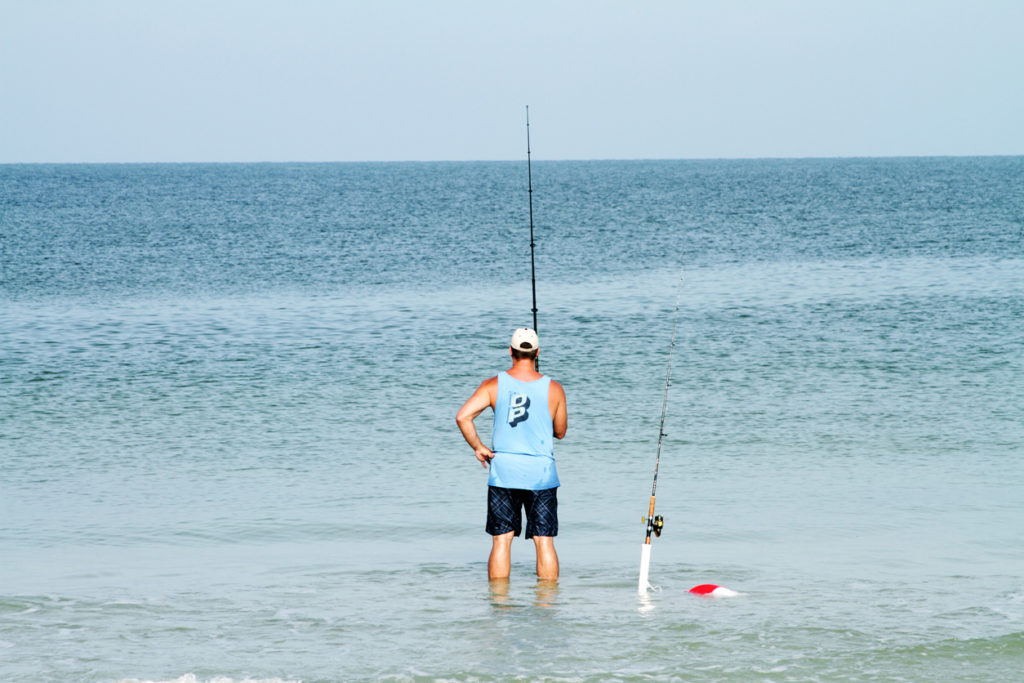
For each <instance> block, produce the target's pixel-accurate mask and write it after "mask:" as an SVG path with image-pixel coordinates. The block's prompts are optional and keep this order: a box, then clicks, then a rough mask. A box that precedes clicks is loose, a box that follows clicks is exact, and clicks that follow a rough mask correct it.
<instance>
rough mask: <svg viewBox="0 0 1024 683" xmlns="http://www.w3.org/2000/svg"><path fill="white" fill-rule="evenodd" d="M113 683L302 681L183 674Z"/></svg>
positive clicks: (279, 682) (126, 679) (128, 679)
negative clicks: (199, 676) (201, 676)
mask: <svg viewBox="0 0 1024 683" xmlns="http://www.w3.org/2000/svg"><path fill="white" fill-rule="evenodd" d="M115 683H302V681H299V680H296V679H290V678H289V679H285V678H231V677H230V676H214V677H213V678H197V677H196V675H195V674H191V673H189V674H185V675H184V676H179V677H178V678H170V679H166V680H155V679H148V678H123V679H121V680H119V681H116V682H115Z"/></svg>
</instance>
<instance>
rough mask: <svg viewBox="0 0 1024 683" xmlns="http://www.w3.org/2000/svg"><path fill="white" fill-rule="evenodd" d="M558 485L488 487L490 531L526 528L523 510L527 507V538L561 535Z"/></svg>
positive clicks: (496, 533)
mask: <svg viewBox="0 0 1024 683" xmlns="http://www.w3.org/2000/svg"><path fill="white" fill-rule="evenodd" d="M557 492H558V487H555V488H553V489H544V490H542V491H527V490H525V489H505V488H501V487H500V486H488V487H487V533H489V534H490V535H491V536H499V535H501V534H507V533H508V532H510V531H514V532H516V536H518V535H519V534H520V533H521V532H522V530H523V516H522V510H523V508H526V538H533V537H534V536H557V535H558V496H557Z"/></svg>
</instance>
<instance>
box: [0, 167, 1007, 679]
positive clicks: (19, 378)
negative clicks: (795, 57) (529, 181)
mask: <svg viewBox="0 0 1024 683" xmlns="http://www.w3.org/2000/svg"><path fill="white" fill-rule="evenodd" d="M524 171H525V169H524V168H522V165H520V164H513V163H508V164H501V163H497V164H491V163H488V164H334V165H332V164H326V165H223V166H219V165H199V166H191V165H183V166H175V165H158V166H113V165H111V166H4V167H0V180H2V184H3V187H4V188H5V191H4V193H3V197H2V200H0V201H2V205H0V207H2V214H0V230H2V238H3V239H2V247H0V249H2V254H0V255H2V260H3V264H4V265H3V271H2V273H0V294H2V297H3V298H2V304H0V305H2V314H0V334H2V340H0V367H2V373H0V453H2V455H0V678H3V679H4V680H11V681H37V680H53V681H103V682H109V681H123V680H140V681H141V680H156V681H171V680H173V681H183V682H184V681H188V680H190V677H192V678H194V679H195V680H198V681H204V682H205V681H213V680H221V679H225V680H232V681H238V680H245V679H255V680H275V679H278V680H297V681H304V682H312V681H341V680H395V681H399V680H403V681H404V680H436V679H444V680H509V679H518V680H536V679H545V680H566V681H590V680H594V681H596V680H714V681H720V680H725V681H729V680H736V681H747V680H771V681H805V680H877V681H897V680H976V681H989V680H1014V679H1016V678H1017V677H1019V671H1020V670H1021V669H1022V668H1024V497H1022V495H1021V491H1022V490H1024V460H1022V457H1021V456H1022V455H1024V447H1022V443H1024V427H1022V424H1024V421H1022V419H1021V418H1022V417H1024V390H1022V388H1021V387H1022V386H1024V381H1022V380H1024V351H1022V349H1024V322H1022V321H1024V236H1022V229H1024V203H1022V198H1024V160H1022V159H1020V158H996V159H884V160H871V159H865V160H835V161H827V160H806V161H759V162H757V161H748V162H586V163H570V162H559V163H537V164H535V166H534V174H535V175H534V186H535V187H534V189H535V199H536V204H535V212H536V217H537V233H538V254H537V266H538V278H539V279H538V304H539V308H540V323H539V327H540V332H541V336H542V340H543V342H544V351H543V364H542V369H543V370H544V371H545V372H549V373H551V374H552V375H553V376H555V377H556V378H558V379H559V380H561V381H562V383H563V384H564V385H565V387H566V390H567V394H568V402H569V409H570V429H569V434H568V436H567V438H566V439H565V440H564V441H563V442H561V443H559V445H558V446H559V447H558V450H557V452H556V454H557V457H558V461H559V469H560V474H561V478H562V480H563V486H562V489H561V491H560V493H559V500H560V503H561V508H560V513H561V521H562V531H561V534H560V536H559V539H558V549H559V553H560V556H561V560H562V570H563V576H562V579H561V581H560V583H559V586H558V588H557V590H551V589H549V588H547V587H544V586H538V585H536V582H535V581H534V580H533V578H532V552H531V550H530V548H529V547H528V546H527V545H526V544H525V543H523V542H517V544H516V545H515V546H514V548H513V553H514V554H513V577H512V581H511V584H510V586H509V588H508V590H507V592H504V591H494V590H492V588H491V587H490V586H489V585H488V583H487V581H486V568H485V564H486V552H487V547H488V539H487V537H486V535H485V534H484V532H483V512H484V496H485V490H484V485H485V482H486V474H485V472H484V471H483V470H482V469H481V468H480V467H479V466H478V465H477V464H476V462H475V460H474V459H473V457H472V453H471V452H470V451H469V449H468V447H466V446H465V444H464V443H463V442H462V440H461V437H460V436H459V434H458V431H457V430H456V428H455V425H454V419H453V418H454V413H455V410H456V409H457V408H458V406H459V405H460V404H461V402H462V401H463V400H464V399H465V397H466V396H468V395H469V393H470V392H471V391H472V390H473V388H474V387H475V386H476V384H477V383H478V382H479V381H480V380H482V379H483V378H485V377H486V376H488V375H490V374H493V373H494V372H495V371H496V370H498V369H501V367H502V365H503V363H504V362H505V359H506V355H505V349H504V345H505V344H506V343H507V337H508V334H509V332H510V331H511V329H512V328H513V327H515V326H516V325H519V324H523V323H525V322H528V321H529V316H530V314H529V308H530V305H531V303H530V289H529V258H528V256H529V255H528V251H527V249H528V223H527V222H526V221H527V215H526V206H525V173H524ZM684 254H685V259H686V264H687V265H686V272H685V276H684V281H683V295H682V302H681V310H680V324H679V340H678V345H677V347H676V355H675V358H674V362H673V366H674V369H673V378H674V379H673V382H672V386H671V388H670V393H669V412H668V418H667V423H666V432H667V433H668V436H667V437H666V439H665V443H664V445H663V450H662V463H661V471H660V475H659V484H658V512H659V513H660V514H663V515H664V516H665V518H666V530H665V533H664V535H663V536H662V537H661V538H660V539H657V540H656V541H655V546H654V550H653V562H652V570H651V580H652V583H655V584H657V585H658V587H659V589H660V590H658V591H655V592H652V593H651V594H650V595H649V596H648V598H646V599H644V600H640V599H638V597H637V596H636V594H635V592H636V573H637V568H638V564H639V554H640V548H639V546H640V543H641V541H642V537H643V525H642V524H641V522H640V517H641V515H643V514H644V513H645V512H646V509H647V503H648V497H649V495H650V483H651V481H650V480H651V474H652V470H653V464H654V452H655V445H656V438H657V426H658V418H659V416H660V410H661V398H662V390H663V386H664V380H665V376H664V373H665V366H666V358H667V357H666V354H667V351H668V341H669V336H670V333H671V317H672V305H673V303H674V300H675V284H676V281H677V277H678V267H679V263H680V260H681V259H682V257H683V255H684ZM478 422H479V423H480V424H479V425H478V426H479V427H480V429H481V431H482V432H485V433H486V431H487V425H486V424H484V423H485V420H483V419H481V420H479V421H478ZM704 582H714V583H720V584H724V585H726V586H729V587H731V588H733V589H735V590H737V591H740V592H741V594H742V595H740V596H739V597H736V598H732V599H728V600H706V599H699V598H696V597H694V596H691V595H690V594H689V593H688V592H687V590H688V588H689V587H691V586H693V585H695V584H698V583H704Z"/></svg>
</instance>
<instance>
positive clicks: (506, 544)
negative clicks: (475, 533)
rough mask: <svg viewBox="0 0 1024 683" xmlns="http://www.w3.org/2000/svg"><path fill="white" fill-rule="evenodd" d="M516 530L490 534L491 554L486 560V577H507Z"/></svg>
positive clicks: (510, 566) (510, 567) (510, 568)
mask: <svg viewBox="0 0 1024 683" xmlns="http://www.w3.org/2000/svg"><path fill="white" fill-rule="evenodd" d="M515 535H516V532H514V531H510V532H508V533H507V534H500V535H498V536H492V539H493V540H492V544H491V556H490V557H489V558H488V560H487V578H489V579H507V578H508V575H509V573H511V571H512V539H513V538H515Z"/></svg>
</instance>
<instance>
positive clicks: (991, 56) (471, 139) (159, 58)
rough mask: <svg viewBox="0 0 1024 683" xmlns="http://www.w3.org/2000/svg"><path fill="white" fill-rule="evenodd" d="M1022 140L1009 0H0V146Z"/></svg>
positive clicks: (883, 151)
mask: <svg viewBox="0 0 1024 683" xmlns="http://www.w3.org/2000/svg"><path fill="white" fill-rule="evenodd" d="M525 105H529V106H530V123H531V127H530V132H531V141H532V146H533V158H534V159H535V160H544V159H652V158H658V159H673V158H736V157H741V158H751V157H755V158H756V157H808V156H811V157H833V156H904V155H992V154H1015V155H1017V154H1024V1H1022V0H883V1H876V0H864V1H860V0H835V1H832V0H777V1H776V0H746V1H743V0H700V1H698V0H690V1H683V0H679V1H676V2H669V1H667V0H616V1H614V2H612V1H601V0H586V1H585V0H566V1H559V0H548V1H543V2H542V1H536V0H525V1H524V0H518V1H516V2H498V1H496V0H466V1H455V0H437V1H434V2H430V1H427V0H419V1H414V0H408V1H398V0H361V1H360V2H349V1H343V0H338V1H336V2H328V1H326V0H322V1H314V0H288V1H286V0H276V1H270V0H266V1H261V0H224V1H219V0H173V1H171V0H168V1H160V0H148V1H147V0H79V1H71V0H64V1H61V0H31V1H28V0H0V163H12V162H13V163H17V162H140V161H141V162H145V161H155V162H163V161H367V160H371V161H375V160H379V161H399V160H491V159H521V158H523V157H524V156H525V152H526V142H525V120H524V114H525V111H524V107H525Z"/></svg>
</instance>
